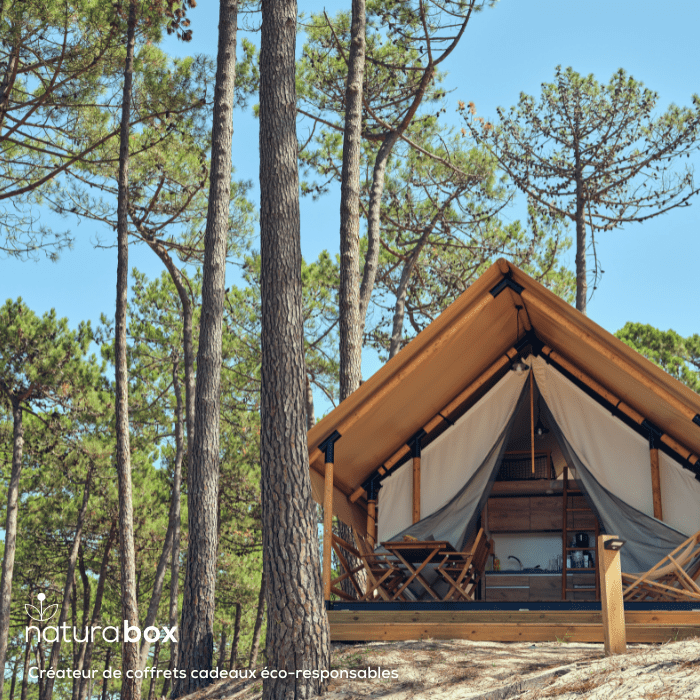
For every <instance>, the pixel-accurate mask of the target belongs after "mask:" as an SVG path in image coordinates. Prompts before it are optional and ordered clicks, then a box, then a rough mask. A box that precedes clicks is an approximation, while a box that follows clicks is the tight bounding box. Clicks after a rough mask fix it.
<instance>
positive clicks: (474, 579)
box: [437, 528, 492, 600]
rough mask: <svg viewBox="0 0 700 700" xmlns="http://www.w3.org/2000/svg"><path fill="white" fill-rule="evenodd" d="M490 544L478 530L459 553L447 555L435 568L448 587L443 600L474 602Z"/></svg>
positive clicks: (482, 529)
mask: <svg viewBox="0 0 700 700" xmlns="http://www.w3.org/2000/svg"><path fill="white" fill-rule="evenodd" d="M491 548H492V543H491V541H490V540H489V539H488V538H487V537H486V533H485V532H484V528H480V529H479V531H478V532H477V533H476V537H475V538H473V539H472V540H470V541H469V542H467V544H466V545H465V547H464V549H463V550H462V551H461V552H456V553H451V554H447V555H446V556H445V558H444V559H443V560H442V562H441V563H440V565H439V566H438V567H437V572H438V573H439V574H440V576H441V577H442V579H443V580H444V581H445V582H446V583H447V584H448V585H449V586H450V589H449V590H448V591H447V593H446V594H445V597H444V598H443V600H450V599H452V597H453V596H454V598H455V600H460V599H461V600H474V599H475V596H476V589H477V586H478V584H479V581H481V579H482V577H483V575H484V570H485V569H486V561H487V560H488V557H489V554H490V553H491Z"/></svg>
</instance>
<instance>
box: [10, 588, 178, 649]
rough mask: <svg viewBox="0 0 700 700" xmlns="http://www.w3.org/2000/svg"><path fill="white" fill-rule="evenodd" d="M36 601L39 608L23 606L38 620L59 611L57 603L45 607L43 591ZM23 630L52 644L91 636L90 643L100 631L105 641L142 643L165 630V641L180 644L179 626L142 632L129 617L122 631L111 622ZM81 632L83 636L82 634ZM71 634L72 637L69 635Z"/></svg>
mask: <svg viewBox="0 0 700 700" xmlns="http://www.w3.org/2000/svg"><path fill="white" fill-rule="evenodd" d="M37 600H38V601H39V607H38V608H37V607H36V605H31V604H30V603H27V604H26V605H25V606H24V609H25V610H26V611H27V615H29V617H30V618H31V619H32V620H34V621H35V622H40V623H46V622H49V620H51V618H52V617H54V615H56V613H57V612H58V605H57V604H55V603H54V604H53V605H47V606H46V608H44V601H45V600H46V596H45V595H44V594H43V593H39V595H37ZM24 630H25V633H24V641H25V642H28V641H29V637H30V635H31V633H32V630H34V631H35V632H36V634H37V636H38V637H39V639H41V640H43V641H45V642H50V643H53V642H55V641H56V640H57V639H62V641H64V642H70V641H71V640H72V641H76V642H86V641H87V640H88V638H89V639H90V641H91V642H94V641H95V633H96V632H97V631H98V630H101V634H102V639H103V640H104V641H105V642H122V641H123V642H139V641H141V637H142V636H143V638H144V639H145V640H146V641H147V642H157V641H158V640H159V639H161V632H162V633H163V634H164V637H163V639H162V641H164V642H168V641H170V642H176V643H177V639H175V631H176V630H177V627H163V629H162V630H161V629H160V628H159V627H146V629H145V630H143V632H142V631H141V628H140V627H137V626H135V625H130V624H129V622H128V621H127V620H124V626H123V634H122V630H120V629H119V627H114V626H109V625H108V626H107V627H102V626H101V625H93V626H92V627H87V626H86V627H84V628H82V630H81V628H79V627H71V626H69V625H66V624H63V625H61V626H60V629H59V627H56V626H51V625H46V626H45V627H41V628H39V627H36V626H35V625H28V626H27V627H25V628H24ZM81 631H82V636H79V635H80V634H81ZM61 633H63V634H61ZM71 634H72V636H69V635H71Z"/></svg>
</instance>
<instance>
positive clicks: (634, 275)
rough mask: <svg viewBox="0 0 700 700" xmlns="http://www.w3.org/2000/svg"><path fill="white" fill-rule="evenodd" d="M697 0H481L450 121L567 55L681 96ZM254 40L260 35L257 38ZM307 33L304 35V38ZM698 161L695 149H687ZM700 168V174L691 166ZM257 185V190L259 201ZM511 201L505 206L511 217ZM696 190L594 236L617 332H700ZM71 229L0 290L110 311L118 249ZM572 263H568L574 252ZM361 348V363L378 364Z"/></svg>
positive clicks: (502, 96)
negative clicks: (465, 107) (650, 216)
mask: <svg viewBox="0 0 700 700" xmlns="http://www.w3.org/2000/svg"><path fill="white" fill-rule="evenodd" d="M349 4H350V3H349V0H346V1H345V2H336V1H331V0H328V1H327V2H320V1H319V0H313V1H312V2H303V1H302V2H300V4H299V9H300V10H301V11H304V12H306V13H309V12H316V11H320V10H322V9H323V8H324V7H325V9H326V10H327V12H328V13H329V14H331V15H332V14H333V13H335V12H337V11H340V10H345V9H348V8H349ZM190 17H191V19H192V28H193V30H194V39H193V41H192V42H191V43H190V44H188V45H183V44H177V43H176V42H174V41H169V43H168V45H167V46H168V50H170V51H171V52H173V53H175V52H177V53H178V54H181V55H184V54H185V53H210V54H211V53H213V52H215V50H216V33H217V23H218V3H216V2H214V1H213V0H201V2H200V4H199V5H198V6H197V7H196V8H195V9H194V10H191V11H190ZM698 26H700V3H697V2H690V1H680V0H675V1H672V2H671V3H669V5H668V6H666V7H664V8H663V9H662V7H661V5H660V4H659V3H658V1H657V2H646V1H642V0H607V1H602V0H589V1H588V2H586V3H580V2H571V1H570V0H528V2H524V1H523V0H501V1H500V2H499V3H498V4H497V5H496V6H495V7H494V8H492V9H487V10H484V12H482V13H481V14H480V15H478V16H477V17H476V18H475V19H474V20H473V22H472V24H471V25H470V27H469V28H468V30H467V32H466V34H465V35H464V37H463V39H462V42H461V44H460V45H459V47H458V48H457V50H456V51H455V52H454V53H453V54H452V55H451V56H450V58H449V59H448V61H447V62H446V63H445V64H444V68H445V70H447V71H448V72H449V75H448V78H447V86H448V88H449V89H451V90H452V92H451V93H450V94H449V95H448V103H447V114H446V116H445V118H446V119H448V120H451V121H454V123H458V117H457V116H456V105H457V101H458V100H463V101H465V102H469V101H473V102H474V103H475V104H476V107H477V110H478V113H479V115H481V116H484V117H487V118H488V117H495V109H496V107H497V106H499V105H501V106H504V107H508V106H510V105H512V104H514V103H515V102H516V101H517V99H518V95H519V93H520V92H521V91H524V92H527V93H529V94H534V95H538V94H539V89H540V85H541V83H542V82H549V81H551V80H552V79H553V76H554V69H555V66H557V65H559V64H561V65H563V66H572V67H573V68H574V69H575V70H577V71H578V72H580V73H586V74H587V73H593V74H594V75H595V76H596V78H597V79H598V80H600V81H604V82H607V80H608V79H609V78H610V76H611V75H612V73H613V72H614V71H615V70H617V69H618V68H624V69H625V70H626V71H627V72H628V73H630V74H632V75H633V76H634V77H635V78H637V79H638V80H642V81H643V82H644V83H645V85H646V86H647V87H649V88H651V89H653V90H655V91H656V92H658V93H659V97H660V100H659V105H660V107H661V108H665V107H666V106H667V105H668V104H670V103H671V102H675V103H677V104H679V105H689V104H690V102H691V96H692V94H693V93H700V78H699V77H698V68H699V67H700V61H699V60H698V59H699V58H700V47H699V44H698V41H697V28H698ZM254 39H257V37H254ZM302 39H303V37H300V41H301V40H302ZM234 120H235V121H234V128H235V133H234V142H233V162H234V166H235V167H236V171H237V175H238V177H241V178H247V179H251V180H253V181H254V182H255V181H256V180H257V177H258V133H257V122H256V120H255V119H254V118H253V117H252V116H251V114H250V113H246V114H243V113H241V112H238V113H236V115H235V118H234ZM694 160H695V161H696V162H700V160H698V158H695V159H694ZM697 177H698V178H700V173H698V176H697ZM258 192H259V190H258V188H257V185H256V186H255V187H254V189H253V193H252V197H253V201H254V202H255V203H256V204H257V199H258ZM338 209H339V203H338V197H337V194H330V195H327V196H326V197H324V198H323V199H321V200H320V201H317V202H311V201H303V202H302V251H303V253H304V255H305V257H306V258H307V259H313V258H315V257H316V255H317V254H318V252H319V251H320V250H322V249H324V248H326V249H329V250H331V251H333V252H337V250H338V228H339V226H338V221H339V214H338ZM518 215H519V210H518V209H517V208H516V209H513V210H512V211H509V212H507V213H506V216H507V217H511V218H518ZM698 216H700V200H696V202H695V204H694V206H692V207H688V208H686V209H683V210H679V211H676V212H673V213H671V214H667V215H665V216H662V217H659V218H657V219H654V220H652V221H650V222H647V223H644V224H637V225H633V226H629V227H627V228H624V229H621V230H617V231H613V232H611V233H608V234H607V235H606V236H604V237H603V236H601V238H600V241H599V246H598V253H599V257H600V259H601V262H602V267H603V269H604V270H605V275H604V277H603V280H602V282H601V284H600V285H599V288H598V291H597V292H596V294H595V296H594V298H593V300H592V301H591V302H590V304H589V307H588V311H589V316H590V317H591V318H592V319H593V320H594V321H596V322H597V323H599V324H601V325H602V326H603V327H604V328H606V329H607V330H609V331H611V332H614V331H615V330H617V329H618V328H620V327H621V326H622V325H624V323H625V322H626V321H640V322H644V323H651V324H653V325H655V326H658V327H660V328H663V329H667V328H673V329H674V330H676V331H678V332H679V333H681V334H683V335H690V334H692V333H696V332H700V327H699V325H698V322H697V311H696V304H695V299H694V293H695V284H694V283H695V277H696V275H695V267H696V262H697V260H698V259H699V258H700V236H698V235H697V233H698V232H697V221H698ZM58 224H59V225H63V226H65V227H69V228H72V229H73V231H74V233H75V236H76V244H75V247H74V249H73V250H72V251H66V252H64V253H63V254H62V255H61V258H60V260H59V262H58V263H50V262H48V261H41V262H39V263H33V262H19V261H16V260H7V259H2V260H0V299H2V300H4V299H5V298H7V297H17V296H22V297H23V298H24V299H25V300H26V301H27V303H28V304H29V305H30V307H32V308H33V309H34V310H35V311H37V312H43V311H45V310H47V309H49V308H51V307H55V308H56V310H57V312H58V314H59V315H61V316H67V317H68V318H69V319H70V322H71V324H72V325H77V323H78V322H79V321H80V320H86V319H92V320H93V321H97V319H98V317H99V314H100V313H101V312H105V313H107V314H108V315H110V316H111V315H113V313H114V312H113V307H114V299H115V284H116V249H106V250H104V249H95V248H94V246H93V243H94V242H95V239H96V235H97V234H98V233H102V235H103V236H104V237H107V238H108V237H109V236H112V235H113V234H112V233H111V232H99V231H98V230H97V229H96V227H95V225H94V224H92V223H90V222H81V223H79V224H77V223H76V222H74V221H72V220H65V221H63V222H61V221H59V222H58ZM568 263H569V264H570V266H571V267H572V268H573V263H574V254H573V251H571V252H570V253H569V257H568ZM130 266H131V267H133V266H136V267H138V268H139V269H141V270H143V271H144V272H146V273H147V274H149V275H150V276H152V277H153V276H156V275H159V274H160V273H161V270H162V268H161V265H160V263H159V261H158V260H157V259H156V257H155V256H154V255H153V253H151V252H150V251H148V250H145V249H140V248H137V247H134V246H132V247H131V252H130ZM377 367H378V365H377V362H376V360H374V359H373V358H370V357H368V361H367V362H366V363H365V367H364V374H365V376H368V375H369V374H371V373H372V372H373V371H375V370H376V369H377Z"/></svg>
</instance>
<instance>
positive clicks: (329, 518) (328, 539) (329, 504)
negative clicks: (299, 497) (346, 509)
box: [321, 430, 340, 603]
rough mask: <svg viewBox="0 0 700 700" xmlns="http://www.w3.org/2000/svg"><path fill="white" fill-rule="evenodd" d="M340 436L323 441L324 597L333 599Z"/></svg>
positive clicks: (328, 600)
mask: <svg viewBox="0 0 700 700" xmlns="http://www.w3.org/2000/svg"><path fill="white" fill-rule="evenodd" d="M339 437H340V433H339V432H338V431H337V430H335V431H333V434H332V435H330V436H329V437H327V438H326V439H325V440H324V441H323V443H321V449H322V450H323V451H324V452H325V457H326V459H325V462H326V475H325V489H324V492H323V599H324V600H325V601H326V602H327V603H330V600H331V553H332V551H333V463H334V461H335V455H334V451H335V450H334V445H335V442H336V440H337V439H338V438H339Z"/></svg>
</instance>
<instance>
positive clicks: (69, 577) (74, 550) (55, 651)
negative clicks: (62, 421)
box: [41, 468, 92, 700]
mask: <svg viewBox="0 0 700 700" xmlns="http://www.w3.org/2000/svg"><path fill="white" fill-rule="evenodd" d="M91 479H92V468H90V470H89V471H88V473H87V477H86V478H85V487H84V488H83V502H82V504H81V506H80V511H79V512H78V523H77V525H76V527H75V536H74V537H73V545H72V546H71V550H70V554H69V555H68V570H67V572H66V583H65V585H64V587H63V601H62V602H61V612H60V613H59V616H58V622H57V623H56V626H57V627H58V628H59V630H60V629H61V626H62V625H64V624H65V622H66V618H67V617H68V609H69V607H70V604H71V597H72V596H73V593H74V587H75V567H76V564H77V562H78V549H79V548H80V539H81V537H82V536H83V523H84V521H85V513H86V512H87V506H88V500H89V499H90V481H91ZM60 652H61V635H58V636H57V637H56V641H55V642H54V643H53V644H52V645H51V655H50V656H49V669H50V670H52V671H55V670H56V669H57V667H58V657H59V654H60ZM53 684H54V678H52V677H51V676H50V675H49V676H47V678H46V683H45V684H44V692H43V694H42V695H41V699H42V700H51V696H52V695H53Z"/></svg>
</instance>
